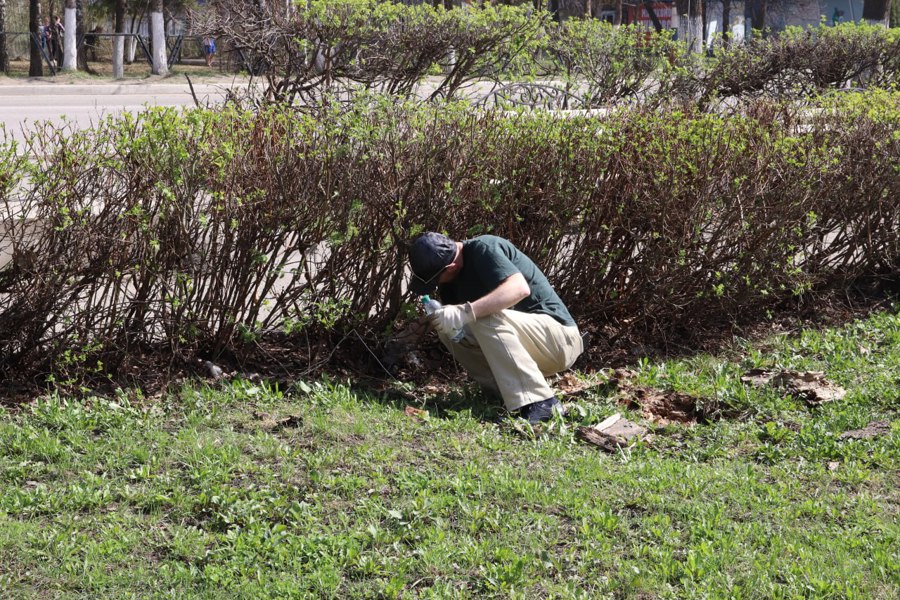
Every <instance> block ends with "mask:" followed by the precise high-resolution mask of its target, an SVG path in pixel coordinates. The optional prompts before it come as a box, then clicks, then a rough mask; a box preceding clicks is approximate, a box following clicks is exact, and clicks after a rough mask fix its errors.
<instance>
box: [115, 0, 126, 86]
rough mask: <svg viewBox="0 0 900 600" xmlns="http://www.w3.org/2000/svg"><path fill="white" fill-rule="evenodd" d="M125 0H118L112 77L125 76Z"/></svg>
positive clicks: (119, 77)
mask: <svg viewBox="0 0 900 600" xmlns="http://www.w3.org/2000/svg"><path fill="white" fill-rule="evenodd" d="M123 33H125V0H116V37H114V38H113V55H112V75H113V78H114V79H121V78H122V77H124V76H125V37H124V36H123V35H122V34H123Z"/></svg>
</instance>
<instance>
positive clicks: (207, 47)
mask: <svg viewBox="0 0 900 600" xmlns="http://www.w3.org/2000/svg"><path fill="white" fill-rule="evenodd" d="M215 55H216V40H215V38H212V37H205V38H203V56H204V57H205V58H206V66H207V67H211V66H212V62H213V57H215Z"/></svg>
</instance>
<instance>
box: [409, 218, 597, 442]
mask: <svg viewBox="0 0 900 600" xmlns="http://www.w3.org/2000/svg"><path fill="white" fill-rule="evenodd" d="M409 261H410V265H411V267H412V280H411V281H410V286H409V287H410V290H411V291H412V292H414V293H416V294H419V295H423V294H431V293H433V292H434V291H435V289H437V290H438V292H439V294H440V299H441V301H442V302H443V306H441V308H438V309H437V310H436V311H435V312H434V313H433V314H432V315H431V322H432V324H433V325H434V327H435V329H436V330H437V333H438V337H439V338H440V340H441V342H442V343H443V344H444V346H446V347H447V349H448V350H450V353H451V354H452V355H453V357H454V358H455V359H456V360H457V361H458V362H459V363H460V364H461V365H462V366H463V367H464V368H465V369H466V371H467V372H468V373H469V375H470V376H471V377H472V378H473V379H474V380H475V381H476V382H478V383H479V384H481V386H482V387H484V388H486V389H487V390H489V391H493V392H496V393H498V394H499V395H500V397H501V398H502V399H503V403H504V405H505V406H506V409H507V410H508V411H509V412H510V413H514V414H517V415H518V416H520V417H522V418H523V419H526V420H527V421H528V422H529V423H532V424H534V423H539V422H541V421H547V420H549V419H550V418H551V417H552V416H553V413H554V412H558V411H559V410H560V409H561V407H560V405H559V400H557V399H556V396H555V395H554V392H553V389H552V388H551V387H550V386H549V385H548V383H547V379H546V377H547V376H548V375H553V374H555V373H559V372H561V371H564V370H566V369H568V368H570V367H571V366H572V364H573V363H574V362H575V359H577V358H578V356H579V355H580V354H581V353H582V352H583V350H584V346H583V342H582V338H581V334H580V333H579V331H578V326H577V325H576V324H575V320H574V319H572V316H571V315H570V314H569V310H568V309H567V308H566V306H565V304H563V301H562V300H561V299H560V297H559V296H558V295H557V293H556V291H554V289H553V287H552V286H551V285H550V282H549V281H548V280H547V278H546V277H545V276H544V274H543V273H542V272H541V270H540V269H539V268H538V266H537V265H535V264H534V262H533V261H532V260H531V259H530V258H529V257H528V256H526V255H525V254H524V253H523V252H521V251H520V250H519V249H518V248H516V247H515V246H514V245H513V244H512V243H511V242H510V241H508V240H506V239H504V238H501V237H497V236H493V235H482V236H479V237H475V238H472V239H470V240H466V241H463V242H458V241H455V240H452V239H450V238H449V237H447V236H445V235H443V234H440V233H436V232H429V233H425V234H424V235H422V236H420V237H418V238H417V239H416V240H414V241H413V243H412V244H411V246H410V247H409ZM460 329H463V330H464V331H465V337H464V338H463V339H462V340H460V341H459V342H454V341H452V338H453V337H454V335H455V333H456V332H458V331H459V330H460Z"/></svg>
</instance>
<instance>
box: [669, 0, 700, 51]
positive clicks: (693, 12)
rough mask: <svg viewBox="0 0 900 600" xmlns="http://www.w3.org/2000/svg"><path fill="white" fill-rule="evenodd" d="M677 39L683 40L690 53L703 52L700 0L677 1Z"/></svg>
mask: <svg viewBox="0 0 900 600" xmlns="http://www.w3.org/2000/svg"><path fill="white" fill-rule="evenodd" d="M675 6H676V7H677V8H678V14H679V16H680V17H681V18H679V19H678V39H680V40H684V41H685V43H686V44H687V45H688V48H689V49H690V51H691V52H700V51H702V50H703V18H702V16H701V15H700V0H678V1H677V2H676V3H675Z"/></svg>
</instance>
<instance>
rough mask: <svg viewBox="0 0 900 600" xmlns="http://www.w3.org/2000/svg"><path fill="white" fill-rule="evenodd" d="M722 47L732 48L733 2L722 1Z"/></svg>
mask: <svg viewBox="0 0 900 600" xmlns="http://www.w3.org/2000/svg"><path fill="white" fill-rule="evenodd" d="M722 45H723V46H724V47H726V48H728V47H729V46H731V0H722Z"/></svg>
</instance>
